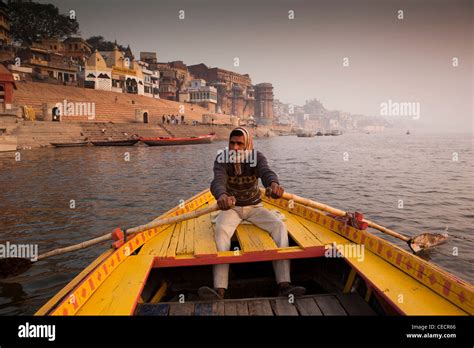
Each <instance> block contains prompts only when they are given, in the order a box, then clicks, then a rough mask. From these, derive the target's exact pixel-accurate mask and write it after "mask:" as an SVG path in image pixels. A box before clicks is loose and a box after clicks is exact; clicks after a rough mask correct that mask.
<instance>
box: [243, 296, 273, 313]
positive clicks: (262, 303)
mask: <svg viewBox="0 0 474 348" xmlns="http://www.w3.org/2000/svg"><path fill="white" fill-rule="evenodd" d="M248 307H249V315H266V316H269V315H273V311H272V306H271V305H270V301H269V300H266V299H261V300H260V299H259V300H254V301H249V302H248Z"/></svg>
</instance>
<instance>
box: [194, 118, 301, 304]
mask: <svg viewBox="0 0 474 348" xmlns="http://www.w3.org/2000/svg"><path fill="white" fill-rule="evenodd" d="M226 151H228V153H225V156H223V153H220V154H219V155H218V156H217V158H216V160H215V161H214V180H213V181H212V183H211V193H212V194H213V195H214V197H215V198H216V200H217V204H218V205H219V208H220V209H221V212H220V213H219V215H218V217H217V220H216V226H215V235H214V238H215V241H216V244H217V250H218V251H229V250H230V244H231V238H232V236H233V234H234V232H235V229H236V228H237V226H238V225H239V224H240V223H241V222H242V220H246V221H249V222H251V223H253V224H254V225H255V226H257V227H260V228H261V229H263V230H265V231H267V232H268V233H269V234H270V236H271V237H272V238H273V240H274V241H275V243H276V245H277V246H278V247H280V248H284V247H288V231H287V229H286V225H285V223H284V222H282V221H281V220H280V219H279V218H278V217H276V216H275V215H274V214H272V213H271V212H270V211H269V210H267V209H266V208H264V207H263V203H262V200H261V198H260V190H259V187H258V179H259V178H260V180H261V181H262V184H263V186H265V187H266V188H270V189H271V194H272V196H273V197H274V198H279V197H281V196H282V195H283V192H284V189H283V187H282V186H280V184H279V181H278V176H277V175H276V174H275V172H273V171H272V170H271V169H270V167H269V166H268V163H267V159H266V158H265V156H264V155H263V154H262V153H261V152H259V151H255V150H254V149H253V140H252V136H251V135H250V133H249V132H248V131H247V129H245V128H243V127H237V128H235V129H234V130H232V132H231V133H230V137H229V148H228V150H227V149H226ZM273 269H274V271H275V278H276V282H277V284H278V290H279V295H280V296H288V295H290V294H293V295H294V296H300V295H303V294H304V293H305V292H306V289H305V288H303V287H301V286H294V285H291V284H290V261H289V260H279V261H273ZM213 274H214V288H210V287H207V286H203V287H201V288H199V290H198V294H199V296H200V297H201V298H203V299H223V298H224V295H225V291H226V289H227V287H228V278H229V265H228V264H221V265H214V266H213Z"/></svg>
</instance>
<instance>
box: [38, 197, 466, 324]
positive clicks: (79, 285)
mask: <svg viewBox="0 0 474 348" xmlns="http://www.w3.org/2000/svg"><path fill="white" fill-rule="evenodd" d="M262 199H263V202H264V205H265V206H266V207H267V208H268V209H270V210H272V211H275V214H277V215H279V216H280V217H281V218H282V220H283V221H285V223H286V225H287V227H288V232H289V236H290V239H291V243H290V246H289V247H287V248H278V247H277V246H276V245H275V243H274V242H273V240H272V239H271V237H270V236H269V234H268V233H266V232H264V231H262V230H260V229H259V228H257V227H256V226H254V225H251V224H241V225H239V227H238V228H237V231H236V233H235V237H236V240H235V241H234V242H233V246H232V250H231V251H228V252H217V250H216V245H215V242H214V234H213V228H214V227H213V216H212V214H207V215H203V216H200V217H198V218H195V219H192V220H187V221H184V222H180V223H176V224H174V225H165V226H161V227H158V228H152V229H149V230H146V231H144V232H141V233H137V234H134V235H129V236H128V238H127V240H126V242H125V243H124V244H123V245H121V246H120V247H118V248H109V249H108V250H106V251H105V252H104V253H103V254H102V255H100V256H99V257H98V258H97V259H96V260H95V261H94V262H92V263H91V264H90V265H89V266H88V267H87V268H86V269H84V270H83V271H82V272H81V273H80V274H79V275H77V276H76V277H75V278H74V279H73V280H72V281H71V282H70V283H69V284H67V285H66V286H65V287H64V288H63V289H62V290H61V291H59V292H58V293H57V294H56V295H55V296H54V297H53V298H52V299H50V300H49V301H48V302H47V303H46V304H44V305H43V307H41V308H40V309H39V310H38V311H37V313H36V315H366V314H367V315H368V314H401V315H456V316H457V315H472V314H473V312H474V302H473V300H474V296H473V294H474V291H473V290H474V288H473V285H472V284H469V283H467V282H465V281H463V280H461V279H459V278H457V277H455V276H454V275H452V274H450V273H449V272H447V271H445V270H443V269H441V268H439V267H437V266H435V265H433V264H432V263H430V262H427V261H425V260H423V259H421V258H419V257H418V256H416V255H413V254H412V253H411V252H408V251H406V250H404V249H402V248H400V247H398V246H396V245H394V244H392V243H390V242H388V241H386V240H384V239H382V238H380V237H378V236H375V235H374V234H371V233H370V232H368V231H364V230H358V229H355V228H353V227H351V226H348V225H346V224H345V223H343V222H341V221H338V220H336V219H334V218H332V217H330V216H328V214H326V213H324V212H322V211H318V210H315V209H312V208H309V207H306V206H303V205H299V204H289V202H288V201H287V200H284V199H272V198H269V197H266V196H265V195H263V191H262ZM213 203H215V199H214V197H213V196H212V194H211V193H210V192H209V190H205V191H203V192H201V193H199V194H197V195H196V196H194V197H192V198H191V199H189V200H188V201H186V202H185V204H184V206H183V205H181V207H180V206H178V207H175V208H174V209H171V210H170V211H168V212H166V213H165V214H163V215H162V216H161V217H163V218H164V217H171V216H177V215H180V214H185V213H188V212H190V211H194V210H196V209H201V208H205V207H206V206H208V205H210V204H213ZM291 203H293V202H291ZM334 245H336V246H337V250H338V251H339V254H337V253H336V252H334V251H335V249H334ZM357 250H358V251H359V252H354V251H357ZM360 251H363V254H361V253H360ZM361 255H362V256H363V257H361ZM331 256H342V257H331ZM278 259H291V260H292V263H291V267H292V280H293V282H294V283H297V284H302V285H305V286H306V287H307V289H308V294H307V295H305V296H303V297H299V298H295V299H287V298H279V297H276V296H275V294H274V293H273V289H274V285H275V284H274V279H273V274H272V268H271V262H269V261H271V260H278ZM218 263H230V264H232V265H231V276H230V283H229V291H228V295H229V298H226V299H225V300H221V301H214V302H213V301H207V302H206V301H199V299H198V298H197V295H196V292H197V288H198V287H200V286H202V285H211V284H212V266H211V265H213V264H218Z"/></svg>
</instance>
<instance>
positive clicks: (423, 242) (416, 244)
mask: <svg viewBox="0 0 474 348" xmlns="http://www.w3.org/2000/svg"><path fill="white" fill-rule="evenodd" d="M283 198H284V199H287V200H292V201H293V202H295V203H299V204H301V205H306V206H308V207H311V208H316V209H318V210H322V211H325V212H328V213H330V214H333V215H336V216H341V217H345V216H347V213H346V212H345V211H343V210H339V209H336V208H333V207H330V206H328V205H326V204H323V203H319V202H315V201H312V200H309V199H307V198H303V197H300V196H297V195H294V194H291V193H286V192H285V193H283ZM362 222H365V223H367V225H368V226H369V227H372V228H375V229H376V230H379V231H380V232H383V233H385V234H388V235H390V236H392V237H395V238H398V239H401V240H403V241H404V242H406V243H407V244H408V246H409V247H410V249H411V250H413V252H415V253H416V252H418V251H420V250H423V249H426V248H431V247H434V246H437V245H439V244H442V243H444V242H446V240H447V239H448V235H447V234H439V233H423V234H419V235H417V236H415V237H412V238H409V237H406V236H404V235H402V234H400V233H398V232H395V231H392V230H390V229H388V228H386V227H383V226H380V225H378V224H376V223H375V222H372V221H369V220H365V219H364V220H362Z"/></svg>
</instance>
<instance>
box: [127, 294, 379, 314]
mask: <svg viewBox="0 0 474 348" xmlns="http://www.w3.org/2000/svg"><path fill="white" fill-rule="evenodd" d="M135 314H136V315H153V316H175V315H186V316H190V315H195V316H203V315H232V316H233V315H267V316H271V315H275V316H281V315H291V316H298V315H301V316H308V315H315V316H316V315H319V316H320V315H324V316H326V315H342V316H347V315H376V314H375V312H374V311H373V310H372V309H371V308H370V306H369V305H368V304H367V302H365V301H364V300H363V299H362V298H361V297H360V296H359V295H358V294H318V295H307V296H301V297H296V298H294V299H291V300H290V299H288V298H286V297H265V298H245V299H229V300H216V301H190V302H183V303H180V302H161V303H157V304H149V303H145V304H141V305H139V306H138V307H137V310H136V312H135Z"/></svg>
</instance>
